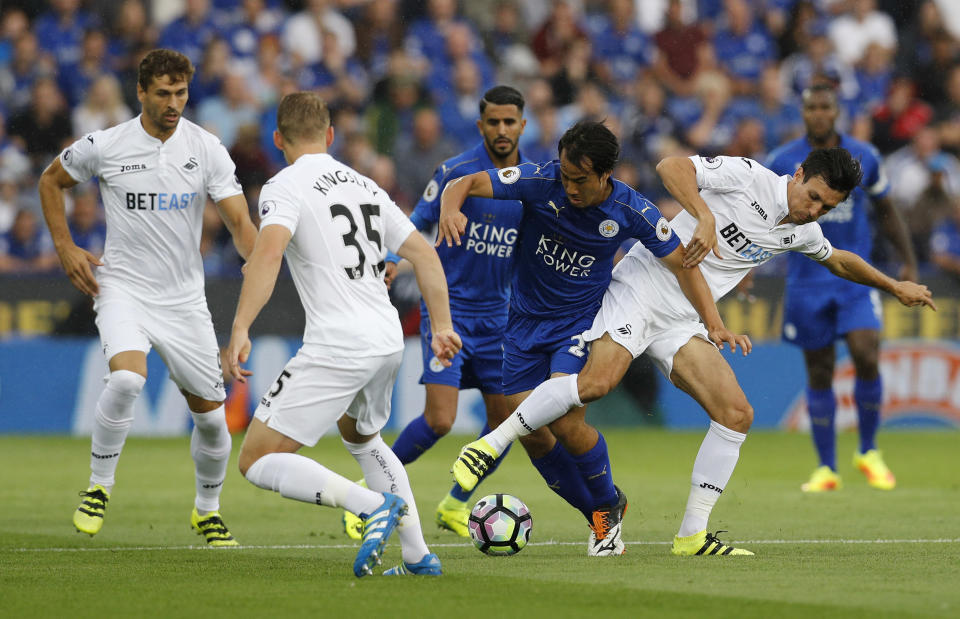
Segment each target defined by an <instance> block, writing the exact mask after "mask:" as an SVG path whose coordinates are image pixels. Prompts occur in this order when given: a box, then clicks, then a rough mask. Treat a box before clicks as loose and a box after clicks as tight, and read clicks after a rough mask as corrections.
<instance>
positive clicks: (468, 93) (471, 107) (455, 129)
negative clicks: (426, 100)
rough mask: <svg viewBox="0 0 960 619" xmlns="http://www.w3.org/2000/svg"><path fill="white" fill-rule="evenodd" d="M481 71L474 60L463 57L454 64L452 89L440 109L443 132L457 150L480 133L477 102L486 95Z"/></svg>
mask: <svg viewBox="0 0 960 619" xmlns="http://www.w3.org/2000/svg"><path fill="white" fill-rule="evenodd" d="M481 79H482V78H481V76H480V70H479V68H478V67H477V65H476V64H475V63H474V62H473V60H471V59H469V58H461V59H460V60H458V61H457V64H456V65H454V67H453V84H452V87H453V92H452V93H451V94H450V97H448V98H447V99H446V100H445V101H444V102H443V103H442V104H441V105H440V109H439V110H438V112H439V114H440V123H441V124H442V125H443V130H444V133H445V134H446V135H447V136H448V137H449V138H450V139H451V141H453V142H454V143H455V144H456V146H457V148H458V149H463V148H466V147H467V145H468V144H469V143H470V142H471V141H472V140H474V139H476V136H477V124H476V120H477V113H476V106H477V101H479V100H480V99H481V97H482V96H483V92H484V91H483V84H482V81H481Z"/></svg>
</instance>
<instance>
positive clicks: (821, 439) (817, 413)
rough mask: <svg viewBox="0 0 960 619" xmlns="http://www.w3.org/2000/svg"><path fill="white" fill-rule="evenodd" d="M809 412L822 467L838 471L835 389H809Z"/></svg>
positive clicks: (814, 442)
mask: <svg viewBox="0 0 960 619" xmlns="http://www.w3.org/2000/svg"><path fill="white" fill-rule="evenodd" d="M807 410H808V411H809V412H810V435H811V436H812V437H813V445H814V446H815V447H816V448H817V453H818V454H819V455H820V466H829V467H830V470H832V471H836V470H837V433H836V430H835V428H834V417H835V416H836V412H837V400H836V398H835V397H834V395H833V389H811V388H809V387H807Z"/></svg>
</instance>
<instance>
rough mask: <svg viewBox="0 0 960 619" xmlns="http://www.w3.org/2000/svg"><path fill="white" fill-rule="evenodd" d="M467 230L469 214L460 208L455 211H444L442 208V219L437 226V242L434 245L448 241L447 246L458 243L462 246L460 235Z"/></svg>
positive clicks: (438, 245)
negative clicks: (465, 213)
mask: <svg viewBox="0 0 960 619" xmlns="http://www.w3.org/2000/svg"><path fill="white" fill-rule="evenodd" d="M466 231H467V216H466V215H464V214H463V213H462V212H460V211H459V210H457V211H453V212H449V213H447V212H444V211H443V210H442V209H441V210H440V221H439V225H438V228H437V242H436V243H434V247H440V243H446V244H447V247H453V244H454V243H456V244H457V246H458V247H459V246H460V237H461V236H463V234H464V233H465V232H466Z"/></svg>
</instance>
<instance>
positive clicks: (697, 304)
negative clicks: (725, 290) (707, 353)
mask: <svg viewBox="0 0 960 619" xmlns="http://www.w3.org/2000/svg"><path fill="white" fill-rule="evenodd" d="M660 260H662V261H663V263H664V265H666V267H667V268H668V269H670V272H671V273H673V275H674V277H676V278H677V282H678V283H679V284H680V290H682V291H683V294H684V296H686V297H687V300H689V301H690V305H692V306H693V309H695V310H697V313H698V314H699V315H700V320H702V321H703V324H704V326H705V327H706V328H707V335H708V336H709V337H710V341H711V342H713V343H714V344H716V345H717V348H719V349H720V350H723V345H724V343H727V344H729V345H730V352H736V350H737V346H739V347H740V350H742V351H743V354H744V356H746V355H747V354H749V353H750V351H751V350H752V349H753V344H752V343H751V342H750V338H749V337H747V336H746V335H736V334H734V333H733V332H732V331H730V330H728V329H727V327H726V326H724V324H723V319H722V318H720V312H719V311H718V310H717V304H716V302H714V300H713V293H711V292H710V286H708V285H707V280H706V279H704V277H703V272H702V271H700V269H699V267H694V268H687V267H686V266H685V264H684V261H683V246H682V245H681V246H678V247H677V248H676V249H675V250H673V251H672V252H670V253H669V254H667V255H666V256H664V257H663V258H661V259H660Z"/></svg>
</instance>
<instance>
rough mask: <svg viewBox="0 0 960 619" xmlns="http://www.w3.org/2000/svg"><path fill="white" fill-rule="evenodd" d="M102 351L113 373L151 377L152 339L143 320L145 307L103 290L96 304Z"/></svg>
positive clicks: (123, 296) (125, 297) (145, 313)
mask: <svg viewBox="0 0 960 619" xmlns="http://www.w3.org/2000/svg"><path fill="white" fill-rule="evenodd" d="M94 309H95V310H96V313H97V316H96V324H97V331H98V332H99V334H100V348H101V350H103V356H104V357H105V358H106V359H107V361H108V363H109V366H110V371H111V372H116V371H117V370H128V371H131V372H136V373H137V374H140V375H141V376H146V375H147V353H149V352H150V339H149V337H148V335H147V330H146V328H145V327H144V324H143V321H144V319H145V317H146V315H147V312H146V310H145V308H144V307H143V306H142V305H141V304H140V303H139V302H138V301H136V300H135V299H131V298H129V297H127V296H125V295H122V294H119V293H116V292H114V291H106V290H105V291H103V292H102V293H101V294H100V296H98V297H97V298H96V300H95V301H94Z"/></svg>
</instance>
